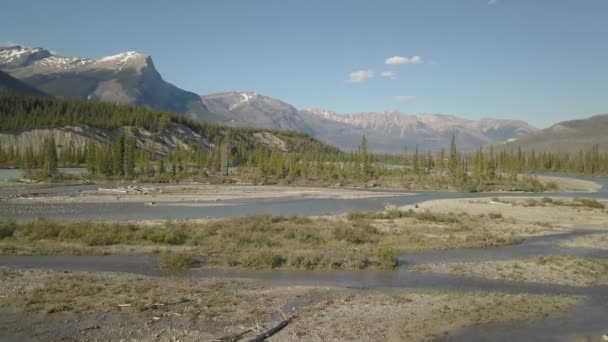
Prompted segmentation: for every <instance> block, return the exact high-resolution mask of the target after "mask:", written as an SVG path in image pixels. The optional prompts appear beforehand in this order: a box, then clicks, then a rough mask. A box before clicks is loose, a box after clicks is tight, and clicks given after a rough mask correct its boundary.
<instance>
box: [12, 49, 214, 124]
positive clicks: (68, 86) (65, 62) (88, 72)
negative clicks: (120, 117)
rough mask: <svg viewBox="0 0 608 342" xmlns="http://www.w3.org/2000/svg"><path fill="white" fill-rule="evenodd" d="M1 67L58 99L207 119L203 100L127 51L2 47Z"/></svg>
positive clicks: (148, 61)
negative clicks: (90, 53)
mask: <svg viewBox="0 0 608 342" xmlns="http://www.w3.org/2000/svg"><path fill="white" fill-rule="evenodd" d="M0 70H2V71H4V72H6V73H8V74H10V75H11V76H13V77H15V78H17V79H19V80H21V81H23V82H25V83H27V84H28V85H30V86H33V87H35V88H36V89H40V90H41V91H43V92H45V93H47V94H49V95H52V96H59V97H71V98H80V99H86V100H97V101H104V102H112V103H124V104H137V105H142V106H147V107H150V108H156V109H161V110H166V111H171V112H176V113H182V114H186V115H188V116H190V117H194V118H199V119H206V118H207V116H208V115H210V114H209V113H208V112H207V108H206V107H205V105H204V104H203V102H202V100H201V98H200V97H199V96H198V95H196V94H194V93H192V92H189V91H185V90H183V89H180V88H178V87H176V86H174V85H173V84H170V83H168V82H166V81H165V80H163V78H162V76H161V74H160V73H159V72H158V71H157V70H156V67H155V66H154V62H153V61H152V57H151V56H149V55H146V54H144V53H140V52H136V51H129V52H124V53H119V54H117V55H113V56H107V57H102V58H84V57H66V56H59V55H55V54H53V53H51V52H50V51H48V50H45V49H42V48H28V47H22V46H11V47H4V48H0Z"/></svg>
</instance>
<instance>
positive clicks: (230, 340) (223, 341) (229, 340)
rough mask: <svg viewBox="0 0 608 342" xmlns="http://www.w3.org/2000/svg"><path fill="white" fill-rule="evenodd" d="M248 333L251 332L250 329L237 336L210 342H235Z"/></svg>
mask: <svg viewBox="0 0 608 342" xmlns="http://www.w3.org/2000/svg"><path fill="white" fill-rule="evenodd" d="M250 331H251V329H247V330H245V331H243V332H241V333H238V334H234V335H228V336H224V337H220V338H217V339H215V340H213V341H212V342H237V341H239V340H240V339H242V338H243V337H244V336H245V335H247V334H248V333H249V332H250Z"/></svg>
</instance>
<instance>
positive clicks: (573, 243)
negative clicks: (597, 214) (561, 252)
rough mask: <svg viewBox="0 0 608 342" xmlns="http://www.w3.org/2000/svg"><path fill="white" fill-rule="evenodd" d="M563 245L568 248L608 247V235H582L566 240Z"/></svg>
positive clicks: (605, 248) (604, 248)
mask: <svg viewBox="0 0 608 342" xmlns="http://www.w3.org/2000/svg"><path fill="white" fill-rule="evenodd" d="M561 245H562V246H563V247H568V248H594V249H603V250H607V249H608V235H605V234H592V235H586V236H580V237H577V238H574V239H571V240H568V241H564V242H562V244H561Z"/></svg>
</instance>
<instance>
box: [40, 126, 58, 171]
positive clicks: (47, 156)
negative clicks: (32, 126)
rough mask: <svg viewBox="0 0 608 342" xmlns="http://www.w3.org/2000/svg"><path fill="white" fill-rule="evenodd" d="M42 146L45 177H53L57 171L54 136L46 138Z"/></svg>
mask: <svg viewBox="0 0 608 342" xmlns="http://www.w3.org/2000/svg"><path fill="white" fill-rule="evenodd" d="M43 146H44V148H43V151H44V172H45V174H46V176H47V177H53V176H55V175H57V174H58V173H59V170H58V169H57V164H58V161H57V145H56V144H55V137H53V136H51V137H50V138H47V139H46V141H45V142H44V144H43Z"/></svg>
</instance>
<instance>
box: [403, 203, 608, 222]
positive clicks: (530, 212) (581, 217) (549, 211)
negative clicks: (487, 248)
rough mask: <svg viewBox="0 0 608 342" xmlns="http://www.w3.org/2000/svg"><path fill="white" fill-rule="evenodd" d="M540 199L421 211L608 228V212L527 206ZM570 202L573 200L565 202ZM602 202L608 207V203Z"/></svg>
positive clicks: (451, 205)
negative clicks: (498, 216) (496, 216)
mask: <svg viewBox="0 0 608 342" xmlns="http://www.w3.org/2000/svg"><path fill="white" fill-rule="evenodd" d="M542 198H543V197H542V195H539V196H521V197H502V198H501V197H500V196H497V197H492V198H475V199H445V200H443V199H442V200H432V201H428V202H424V203H419V208H418V210H429V211H431V212H434V213H450V212H452V213H459V212H465V213H468V214H469V215H473V216H477V215H497V214H500V215H501V216H502V217H504V218H505V219H512V220H515V221H517V222H518V223H519V224H521V223H535V224H541V225H547V226H548V227H549V228H550V229H548V230H552V229H556V228H558V229H559V228H561V229H569V228H574V227H577V228H598V229H602V228H604V229H608V212H607V211H606V209H593V208H585V207H572V206H566V205H552V204H547V205H545V206H527V205H528V200H534V201H537V202H538V201H540V200H541V199H542ZM561 201H563V202H565V203H570V202H572V201H573V200H572V199H561ZM599 202H600V203H602V204H604V205H606V207H608V201H607V200H601V201H599ZM410 208H413V206H405V207H403V208H402V209H410Z"/></svg>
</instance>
